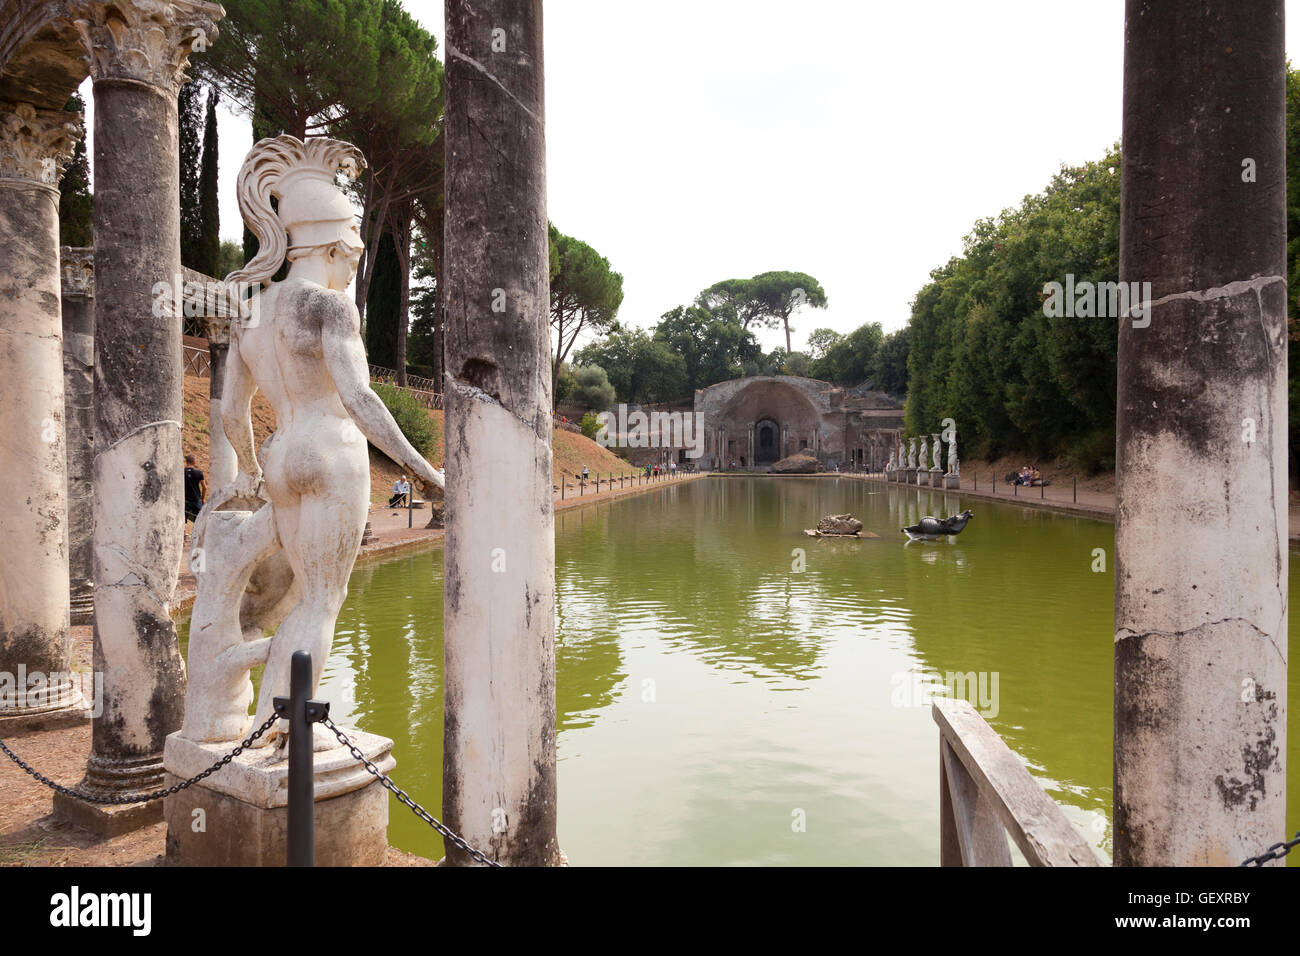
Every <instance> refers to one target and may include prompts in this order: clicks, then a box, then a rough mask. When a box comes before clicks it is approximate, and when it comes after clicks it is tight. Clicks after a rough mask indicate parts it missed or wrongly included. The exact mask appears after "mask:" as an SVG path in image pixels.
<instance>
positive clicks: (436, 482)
mask: <svg viewBox="0 0 1300 956" xmlns="http://www.w3.org/2000/svg"><path fill="white" fill-rule="evenodd" d="M411 471H412V472H414V473H415V477H416V478H418V479H419V480H420V481H421V482H422V483H423V485H424V487H423V488H422V489H421V491H423V492H424V493H425V494H428V489H429V487H430V486H436V487H438V488H441V489H442V490H443V491H446V490H447V479H446V477H445V476H444V474H443V472H441V471H438V469H436V468H434V467H433V465H431V464H429V463H428V462H427V461H425V460H424V459H423V458H421V459H419V460H418V461H416V462H415V463H414V464H413V465H412V466H411Z"/></svg>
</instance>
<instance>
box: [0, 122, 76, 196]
mask: <svg viewBox="0 0 1300 956" xmlns="http://www.w3.org/2000/svg"><path fill="white" fill-rule="evenodd" d="M80 115H81V114H80V113H69V112H67V111H65V110H42V109H37V108H36V107H34V106H32V105H31V104H30V103H0V179H27V180H30V181H32V182H34V183H40V184H41V185H43V186H49V187H51V188H54V189H57V188H58V185H59V177H60V176H61V175H62V174H63V166H64V164H65V163H67V161H68V160H69V159H71V158H72V149H73V147H74V146H75V145H76V143H77V140H78V139H79V138H80V130H79V129H78V127H77V119H78V117H79V116H80Z"/></svg>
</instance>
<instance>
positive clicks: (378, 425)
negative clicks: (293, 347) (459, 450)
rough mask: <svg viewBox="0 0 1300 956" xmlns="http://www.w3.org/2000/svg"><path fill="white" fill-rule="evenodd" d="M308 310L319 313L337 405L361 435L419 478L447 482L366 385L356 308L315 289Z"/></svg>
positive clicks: (439, 483) (340, 297)
mask: <svg viewBox="0 0 1300 956" xmlns="http://www.w3.org/2000/svg"><path fill="white" fill-rule="evenodd" d="M318 295H320V297H321V301H320V302H313V303H312V308H313V311H317V312H318V314H319V315H320V317H321V347H322V350H323V351H324V355H325V366H326V367H327V368H328V369H329V373H330V377H331V378H332V379H333V380H334V387H335V388H336V389H338V393H339V398H341V399H342V400H343V407H344V408H346V409H347V411H348V414H349V415H351V416H352V420H353V421H354V422H355V423H356V425H357V427H358V428H359V429H361V434H363V435H365V436H366V439H367V440H368V441H369V442H370V443H371V444H372V445H374V446H375V447H376V448H378V449H379V450H380V451H382V452H383V453H384V454H385V455H387V456H388V457H389V458H391V459H393V461H395V462H397V463H398V464H400V465H403V466H405V467H406V468H407V469H409V470H410V471H411V472H412V473H413V474H415V475H417V476H418V477H419V478H420V480H421V481H424V482H426V483H428V484H434V485H437V486H438V487H439V488H443V489H445V488H446V487H447V484H446V481H445V480H444V478H443V473H442V472H440V471H438V470H437V469H435V468H434V467H433V466H432V465H430V464H429V463H428V462H427V461H425V460H424V456H423V455H421V454H420V453H419V452H418V451H416V450H415V448H414V447H413V446H412V445H411V443H410V442H409V441H407V440H406V436H405V435H403V434H402V430H401V429H400V428H398V427H397V422H395V421H393V416H392V415H391V414H390V413H389V411H388V406H386V405H385V404H384V403H383V400H382V399H380V397H379V396H378V395H376V394H375V392H374V389H372V388H371V387H370V369H369V367H368V366H367V364H366V350H365V347H364V346H363V345H362V344H361V317H360V315H359V314H358V313H357V307H356V306H355V305H354V304H353V303H352V300H351V299H349V298H348V297H347V296H346V295H344V294H343V293H341V292H332V291H330V292H321V293H318Z"/></svg>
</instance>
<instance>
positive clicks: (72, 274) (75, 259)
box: [59, 246, 95, 298]
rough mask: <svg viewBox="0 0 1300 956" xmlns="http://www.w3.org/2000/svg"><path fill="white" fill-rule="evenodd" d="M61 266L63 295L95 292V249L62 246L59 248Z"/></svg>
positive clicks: (92, 293)
mask: <svg viewBox="0 0 1300 956" xmlns="http://www.w3.org/2000/svg"><path fill="white" fill-rule="evenodd" d="M59 264H60V265H61V266H62V267H63V295H64V297H65V298H66V297H69V296H75V295H88V296H93V295H94V294H95V250H94V248H93V247H90V246H63V247H61V248H60V249H59Z"/></svg>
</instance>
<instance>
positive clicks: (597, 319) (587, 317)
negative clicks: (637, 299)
mask: <svg viewBox="0 0 1300 956" xmlns="http://www.w3.org/2000/svg"><path fill="white" fill-rule="evenodd" d="M549 236H550V244H551V248H552V249H553V250H554V254H555V262H554V263H553V264H558V267H559V268H558V271H557V272H556V273H555V274H554V275H553V276H552V278H551V328H552V329H553V330H554V334H555V342H554V347H553V349H552V352H551V394H552V395H554V394H555V386H556V385H557V383H558V379H559V370H560V365H561V364H562V363H563V362H564V361H565V359H567V358H568V357H569V352H570V351H571V350H572V349H573V346H574V343H575V342H577V340H578V336H579V335H581V334H583V333H584V332H586V333H589V334H590V333H598V332H606V331H609V330H610V329H612V328H613V327H614V320H615V318H616V316H617V315H618V307H619V306H620V305H621V304H622V302H623V276H622V275H621V274H619V273H617V272H615V271H614V270H613V269H611V268H610V266H609V260H608V259H606V258H605V257H604V256H602V255H601V254H600V253H598V252H597V251H596V250H595V249H593V248H592V247H591V246H589V245H587V244H586V243H585V242H583V241H582V240H580V239H574V238H573V237H572V236H566V235H565V234H564V233H562V232H560V230H558V229H556V228H555V226H554V225H551V226H550V227H549Z"/></svg>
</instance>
